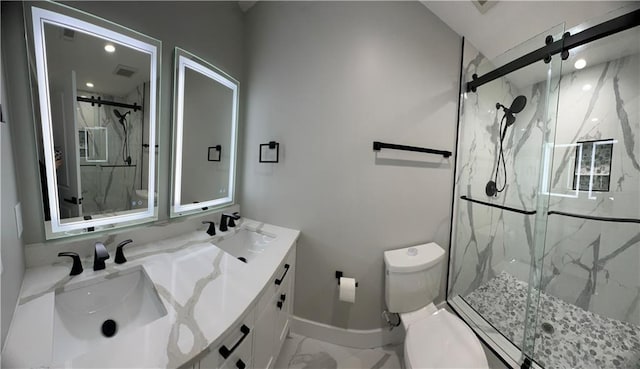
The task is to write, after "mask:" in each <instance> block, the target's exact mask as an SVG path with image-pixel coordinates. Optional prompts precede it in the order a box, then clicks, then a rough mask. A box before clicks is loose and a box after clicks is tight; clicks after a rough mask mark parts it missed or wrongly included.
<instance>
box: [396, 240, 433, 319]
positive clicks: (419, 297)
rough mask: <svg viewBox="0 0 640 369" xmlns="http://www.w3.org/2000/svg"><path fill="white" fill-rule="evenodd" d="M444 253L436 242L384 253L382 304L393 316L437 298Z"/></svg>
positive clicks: (415, 308) (412, 309)
mask: <svg viewBox="0 0 640 369" xmlns="http://www.w3.org/2000/svg"><path fill="white" fill-rule="evenodd" d="M443 258H444V250H443V249H442V247H440V246H439V245H438V244H437V243H435V242H430V243H427V244H424V245H417V246H412V247H407V248H403V249H396V250H389V251H385V252H384V264H385V301H386V303H387V309H389V311H390V312H392V313H406V312H410V311H414V310H417V309H420V308H422V307H424V306H427V305H428V304H430V303H431V302H433V300H434V299H435V298H436V296H438V292H439V290H440V279H441V275H442V260H443Z"/></svg>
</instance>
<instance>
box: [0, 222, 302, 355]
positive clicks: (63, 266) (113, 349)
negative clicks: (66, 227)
mask: <svg viewBox="0 0 640 369" xmlns="http://www.w3.org/2000/svg"><path fill="white" fill-rule="evenodd" d="M241 228H247V229H250V230H258V231H261V232H264V233H266V234H270V235H274V236H275V237H276V238H275V239H274V240H273V241H271V242H270V243H269V244H268V246H267V248H266V249H265V251H264V253H262V254H260V255H259V256H258V257H256V258H255V259H253V260H251V261H250V262H249V263H248V264H245V263H243V262H242V261H240V260H238V259H236V258H235V257H234V256H232V255H230V254H227V253H226V252H224V251H223V250H221V249H219V248H218V247H216V246H215V244H216V243H217V242H220V241H221V240H222V239H223V238H225V237H229V236H231V235H233V234H235V233H237V232H238V231H239V230H240V229H241ZM299 234H300V232H299V231H297V230H292V229H287V228H282V227H277V226H273V225H269V224H264V223H260V222H256V221H252V220H249V219H242V220H241V221H240V222H239V224H238V226H237V227H236V228H230V229H229V231H228V232H222V233H220V232H218V235H217V236H213V237H211V236H208V235H207V234H206V232H204V231H202V230H200V231H194V232H190V233H186V234H183V235H180V236H176V237H174V238H170V239H166V240H162V241H159V242H153V243H149V244H145V245H140V246H132V247H131V248H129V249H125V254H126V257H127V259H128V261H127V262H126V263H124V264H120V265H118V264H115V263H113V258H114V255H111V259H109V260H107V267H106V269H105V270H100V271H97V272H96V271H93V269H92V268H91V265H92V260H87V259H85V260H83V266H84V267H85V269H84V272H83V273H82V274H80V275H77V276H74V277H70V276H69V271H70V267H71V263H69V262H66V260H63V261H61V262H57V263H55V264H53V265H49V266H43V267H36V268H30V269H27V271H26V273H25V276H24V282H23V285H22V290H21V293H20V298H19V302H18V306H17V308H16V311H15V314H14V318H13V321H12V325H11V328H10V330H9V334H8V336H7V342H6V344H5V347H4V350H3V353H2V367H3V368H5V367H6V368H17V367H19V368H53V367H56V368H57V367H75V368H98V367H99V368H132V367H137V368H165V367H170V368H173V367H178V366H180V365H183V364H184V363H186V362H188V361H189V360H191V359H193V358H195V357H196V356H197V355H198V354H200V353H201V352H202V351H203V350H205V349H206V348H208V347H209V346H210V345H211V344H213V343H214V342H216V340H218V339H219V338H220V337H221V335H222V334H223V333H225V331H227V329H228V328H229V327H230V326H231V325H233V324H234V323H235V322H237V321H239V319H240V318H241V317H242V316H243V314H244V313H245V311H246V310H247V309H248V308H250V307H251V306H252V304H253V302H254V300H255V299H256V298H257V297H258V296H259V295H260V293H261V292H262V291H263V289H264V288H265V287H266V285H267V282H268V281H269V280H270V279H271V277H272V276H273V275H274V274H275V273H276V268H277V267H278V265H279V264H280V263H281V262H282V261H283V260H284V258H285V256H286V255H287V253H288V252H289V250H290V249H291V247H292V246H293V244H294V243H295V241H296V240H297V238H298V236H299ZM88 247H91V246H90V245H88ZM140 267H142V268H143V269H144V270H145V272H146V273H147V275H148V277H149V278H150V280H151V281H152V282H153V284H154V286H155V288H156V290H157V292H158V294H159V296H160V299H161V301H162V303H163V304H164V307H165V308H166V311H167V314H166V315H164V316H163V317H161V318H159V319H157V320H155V321H153V322H151V323H149V324H147V325H145V326H142V327H139V328H132V329H130V330H128V331H125V330H123V331H122V332H119V333H118V334H117V335H116V336H115V337H113V338H111V339H107V340H104V342H101V343H100V344H96V345H93V346H92V347H91V348H90V349H89V351H87V352H84V353H82V354H80V355H78V356H75V357H73V358H70V359H67V360H64V361H59V362H56V361H55V360H54V355H53V331H54V315H55V312H54V303H55V292H56V290H57V291H60V290H64V289H71V288H73V287H74V286H77V285H78V284H81V283H87V281H92V280H96V279H106V278H109V277H110V276H114V275H117V274H118V273H122V272H124V271H128V270H131V269H134V268H140Z"/></svg>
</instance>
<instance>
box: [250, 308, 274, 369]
mask: <svg viewBox="0 0 640 369" xmlns="http://www.w3.org/2000/svg"><path fill="white" fill-rule="evenodd" d="M277 297H279V296H272V299H271V300H270V301H269V303H268V304H267V305H266V306H265V307H264V310H263V311H262V312H261V314H259V316H258V317H257V319H256V323H255V331H254V335H253V367H254V368H261V369H263V368H269V367H270V366H271V365H273V363H274V362H275V358H274V355H273V351H274V348H275V343H276V339H275V334H276V332H275V324H274V323H275V320H276V318H277V314H278V310H277V308H276V301H278V300H277V299H276V298H277Z"/></svg>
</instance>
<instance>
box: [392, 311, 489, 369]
mask: <svg viewBox="0 0 640 369" xmlns="http://www.w3.org/2000/svg"><path fill="white" fill-rule="evenodd" d="M404 359H405V366H406V367H407V368H415V369H418V368H482V369H487V368H489V364H488V363H487V358H486V356H485V354H484V350H483V349H482V345H481V343H480V341H479V340H478V338H477V337H476V335H475V334H474V333H473V331H472V330H471V328H469V327H468V326H467V325H466V324H465V323H464V322H463V321H462V320H460V319H459V318H457V317H456V316H454V315H453V314H451V313H449V312H448V311H446V310H444V309H440V310H438V311H437V312H436V313H435V314H433V315H431V316H429V317H426V318H424V319H421V320H419V321H416V322H414V323H413V324H411V325H410V326H409V329H408V330H407V335H406V337H405V344H404Z"/></svg>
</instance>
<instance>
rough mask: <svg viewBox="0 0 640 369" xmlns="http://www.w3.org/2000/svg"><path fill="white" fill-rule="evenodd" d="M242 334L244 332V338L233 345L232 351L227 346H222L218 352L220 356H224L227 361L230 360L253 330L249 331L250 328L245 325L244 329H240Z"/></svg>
mask: <svg viewBox="0 0 640 369" xmlns="http://www.w3.org/2000/svg"><path fill="white" fill-rule="evenodd" d="M240 332H242V337H240V339H239V340H238V342H236V344H235V345H233V347H231V349H228V348H227V346H225V345H222V347H220V349H219V350H218V352H219V353H220V355H222V357H223V358H225V359H226V358H228V357H229V356H230V355H231V354H232V353H233V352H234V351H235V350H236V349H237V348H238V346H240V344H241V343H242V341H244V339H245V338H247V336H248V335H249V332H251V329H249V327H247V326H246V325H244V324H243V325H242V327H240Z"/></svg>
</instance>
